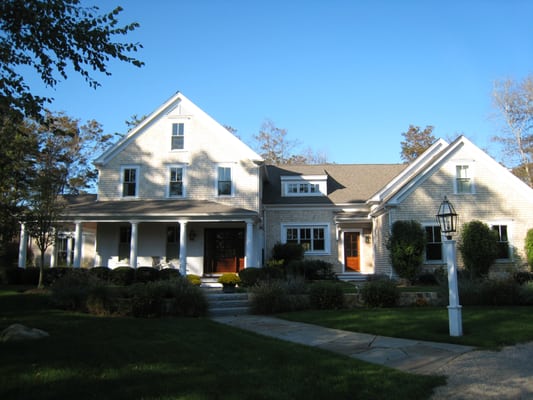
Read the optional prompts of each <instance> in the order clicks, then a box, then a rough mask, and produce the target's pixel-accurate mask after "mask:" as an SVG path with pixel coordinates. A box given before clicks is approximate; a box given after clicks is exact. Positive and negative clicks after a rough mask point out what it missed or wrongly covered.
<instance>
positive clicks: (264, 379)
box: [0, 290, 444, 400]
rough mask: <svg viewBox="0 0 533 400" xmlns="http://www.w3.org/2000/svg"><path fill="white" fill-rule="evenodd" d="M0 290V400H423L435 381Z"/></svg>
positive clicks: (189, 325)
mask: <svg viewBox="0 0 533 400" xmlns="http://www.w3.org/2000/svg"><path fill="white" fill-rule="evenodd" d="M46 300H47V297H46V296H45V295H40V294H27V293H24V294H20V293H15V292H13V291H11V292H10V291H5V290H4V291H2V290H0V330H2V329H4V328H5V327H7V326H8V325H10V324H11V323H14V322H19V323H22V324H25V325H27V326H30V327H36V328H40V329H44V330H46V331H48V332H49V333H50V335H51V336H50V337H49V338H46V339H42V340H38V341H33V342H18V343H13V342H12V343H0V360H1V366H0V399H10V400H16V399H25V400H28V399H40V400H44V399H54V400H56V399H66V398H69V399H99V400H100V399H127V400H132V399H150V400H155V399H191V400H192V399H195V400H196V399H254V400H255V399H306V400H307V399H325V398H335V399H391V398H394V399H410V400H411V399H427V398H429V396H430V395H431V393H432V390H433V388H434V387H436V386H438V385H442V384H444V378H443V377H427V376H418V375H412V374H406V373H402V372H399V371H395V370H391V369H388V368H384V367H379V366H375V365H372V364H367V363H364V362H360V361H357V360H354V359H350V358H347V357H342V356H337V355H334V354H333V353H329V352H326V351H321V350H318V349H315V348H308V347H304V346H299V345H295V344H290V343H286V342H281V341H277V340H275V339H269V338H265V337H261V336H258V335H254V334H252V333H249V332H244V331H240V330H237V329H233V328H230V327H228V326H224V325H219V324H216V323H214V322H212V321H210V320H209V319H205V318H199V319H181V318H167V319H134V318H103V317H94V316H89V315H84V314H76V313H68V312H63V311H58V310H54V309H51V308H50V307H49V306H47V303H46Z"/></svg>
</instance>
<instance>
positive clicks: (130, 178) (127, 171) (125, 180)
mask: <svg viewBox="0 0 533 400" xmlns="http://www.w3.org/2000/svg"><path fill="white" fill-rule="evenodd" d="M138 191H139V168H138V167H123V168H122V197H137V196H138V194H139V193H138Z"/></svg>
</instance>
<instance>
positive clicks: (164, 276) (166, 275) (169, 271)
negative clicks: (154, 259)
mask: <svg viewBox="0 0 533 400" xmlns="http://www.w3.org/2000/svg"><path fill="white" fill-rule="evenodd" d="M179 277H181V274H180V271H179V269H174V268H163V269H162V270H161V271H159V279H160V280H162V281H168V280H174V279H178V278H179Z"/></svg>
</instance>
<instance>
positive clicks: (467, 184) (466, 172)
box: [455, 164, 474, 194]
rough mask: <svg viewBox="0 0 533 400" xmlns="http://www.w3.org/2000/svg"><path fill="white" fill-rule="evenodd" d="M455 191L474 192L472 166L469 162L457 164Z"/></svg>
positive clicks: (459, 192)
mask: <svg viewBox="0 0 533 400" xmlns="http://www.w3.org/2000/svg"><path fill="white" fill-rule="evenodd" d="M455 193H457V194H461V193H474V183H473V179H472V168H471V167H470V166H469V165H467V164H462V165H456V166H455Z"/></svg>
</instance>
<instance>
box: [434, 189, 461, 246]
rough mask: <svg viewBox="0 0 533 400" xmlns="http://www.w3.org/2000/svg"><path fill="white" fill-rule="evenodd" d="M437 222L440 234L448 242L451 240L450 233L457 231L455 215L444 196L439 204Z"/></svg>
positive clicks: (450, 204)
mask: <svg viewBox="0 0 533 400" xmlns="http://www.w3.org/2000/svg"><path fill="white" fill-rule="evenodd" d="M437 222H438V223H439V226H440V230H441V232H442V234H443V235H445V236H446V238H447V239H448V240H451V238H452V233H454V232H456V231H457V213H456V212H455V209H454V208H453V206H452V203H450V202H449V201H448V198H447V197H446V196H444V200H443V202H442V203H441V204H440V207H439V212H438V214H437Z"/></svg>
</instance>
